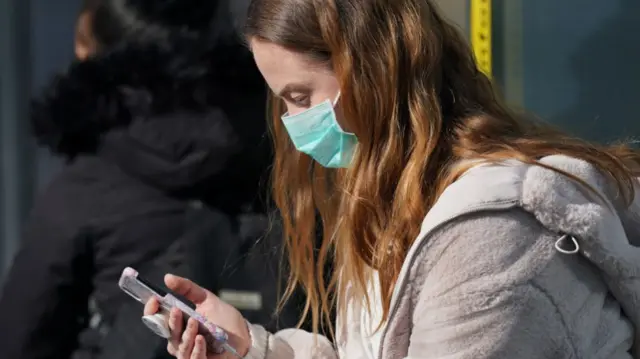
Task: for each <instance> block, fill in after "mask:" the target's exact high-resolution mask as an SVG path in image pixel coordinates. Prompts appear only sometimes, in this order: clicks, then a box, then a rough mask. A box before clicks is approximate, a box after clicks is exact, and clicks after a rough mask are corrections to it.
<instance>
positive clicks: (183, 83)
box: [31, 43, 271, 192]
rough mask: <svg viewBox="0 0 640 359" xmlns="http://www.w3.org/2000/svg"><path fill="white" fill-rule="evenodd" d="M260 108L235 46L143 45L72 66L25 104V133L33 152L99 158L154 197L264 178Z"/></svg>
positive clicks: (254, 78) (255, 84)
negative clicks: (28, 130) (34, 144)
mask: <svg viewBox="0 0 640 359" xmlns="http://www.w3.org/2000/svg"><path fill="white" fill-rule="evenodd" d="M192 48H196V47H192ZM176 54H180V55H176ZM265 102H266V101H265V86H264V84H263V82H262V79H261V77H260V74H259V72H258V71H257V69H256V68H255V65H254V63H253V59H252V58H251V55H250V53H249V52H248V51H247V50H246V49H245V48H244V47H243V46H242V45H241V44H239V43H238V44H219V45H216V46H215V47H214V48H212V49H210V50H208V51H204V52H203V51H200V52H195V51H191V50H190V49H189V48H176V47H172V48H166V47H162V46H150V47H146V48H136V49H132V50H127V51H119V52H118V51H115V52H113V53H112V54H107V55H105V56H102V57H100V58H94V59H90V60H88V61H84V62H76V63H74V64H72V65H71V66H70V67H69V69H68V70H67V71H66V73H64V74H62V75H60V76H58V77H57V78H55V79H54V81H53V82H52V83H51V85H50V86H49V88H48V89H46V91H44V93H43V95H42V96H41V97H40V98H38V99H36V100H35V101H34V102H33V106H32V114H31V124H32V128H33V132H34V134H35V137H36V138H37V140H38V142H39V144H41V145H43V146H46V147H48V148H49V149H50V150H51V151H52V152H53V153H55V154H57V155H61V156H63V157H66V158H67V159H69V160H70V161H73V159H74V158H75V157H77V156H79V155H97V156H101V157H106V158H108V159H109V160H110V161H114V162H115V163H116V164H118V165H119V166H120V167H122V168H123V169H124V170H125V171H127V172H129V173H131V174H133V175H135V176H137V177H140V178H141V179H143V180H145V181H149V182H151V183H152V184H154V185H157V186H159V187H162V188H163V189H167V190H171V191H179V192H192V191H199V192H201V191H203V190H204V191H207V189H206V188H207V187H210V186H211V184H212V183H213V182H216V183H217V182H219V181H220V180H221V179H224V180H225V181H229V183H231V184H233V183H236V184H237V185H240V184H239V182H238V181H240V183H241V182H251V183H254V182H255V180H256V178H257V177H259V176H261V175H263V174H264V172H266V168H267V166H268V165H269V161H270V153H271V151H270V143H269V141H268V139H267V138H266V135H265V132H266V120H265V106H264V105H265ZM254 188H255V185H254Z"/></svg>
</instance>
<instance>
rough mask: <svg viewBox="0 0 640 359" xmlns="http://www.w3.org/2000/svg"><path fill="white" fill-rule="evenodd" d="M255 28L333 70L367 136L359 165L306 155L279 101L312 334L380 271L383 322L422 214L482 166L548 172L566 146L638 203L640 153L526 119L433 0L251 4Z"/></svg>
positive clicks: (292, 235)
mask: <svg viewBox="0 0 640 359" xmlns="http://www.w3.org/2000/svg"><path fill="white" fill-rule="evenodd" d="M245 32H246V36H247V37H248V39H249V40H258V41H264V42H269V43H273V44H277V45H280V46H282V47H284V48H287V49H289V50H291V51H295V52H298V53H300V54H304V55H305V56H308V57H309V58H310V59H312V60H314V61H320V62H321V63H323V64H325V63H326V64H327V66H329V67H330V68H331V69H333V71H334V72H335V75H336V77H337V79H338V82H339V84H340V90H341V96H340V111H341V112H342V113H343V114H344V116H343V118H344V121H346V122H347V123H346V127H347V128H349V130H350V131H352V132H353V133H355V135H356V136H357V137H358V148H357V150H356V152H355V155H354V158H353V161H352V163H351V165H350V167H349V168H348V169H339V170H331V169H325V168H322V167H321V166H319V165H317V164H313V162H312V160H311V159H310V158H309V157H308V156H306V155H304V154H300V153H297V152H296V150H295V147H294V146H293V144H292V143H291V140H290V138H289V136H288V135H287V133H286V130H285V129H284V126H283V125H282V123H281V122H282V121H280V116H281V115H282V113H283V108H284V107H283V103H282V101H280V100H279V99H278V98H277V97H275V96H272V98H273V100H272V104H271V105H272V108H273V113H272V116H273V119H272V124H271V126H272V128H273V134H274V136H273V137H274V141H275V164H274V169H273V180H274V184H273V196H274V199H275V201H276V203H277V205H278V207H279V209H280V212H281V214H282V217H283V221H284V228H285V234H286V236H287V245H288V249H289V260H290V267H291V270H290V273H291V281H290V285H289V287H288V291H287V294H289V293H291V292H292V290H293V288H294V287H295V286H296V285H297V284H301V285H302V286H303V287H304V288H305V289H306V290H307V306H306V307H305V314H308V313H309V312H310V313H311V317H312V319H313V320H312V321H313V326H314V327H315V328H317V326H318V324H319V323H320V322H321V319H322V318H321V315H322V314H324V317H325V318H326V319H327V320H326V322H329V320H328V319H329V318H330V309H331V308H332V307H333V305H334V304H335V299H336V298H337V301H338V302H342V303H345V301H347V300H348V299H347V297H346V293H347V289H346V288H347V286H349V293H350V294H349V296H350V297H351V298H368V296H367V285H368V280H369V278H370V277H369V273H370V268H375V269H378V270H379V276H380V287H381V289H380V293H379V294H380V297H381V301H382V305H383V315H382V321H381V323H382V322H383V321H384V320H385V319H386V318H387V317H388V314H389V310H390V301H391V294H392V292H393V288H394V283H395V281H396V279H397V278H398V275H399V273H400V270H401V267H402V264H403V262H404V260H405V257H406V254H407V251H408V249H409V247H410V246H411V244H412V242H413V241H414V240H415V238H416V237H417V235H418V233H419V231H420V224H421V222H422V220H423V218H424V216H425V215H426V213H427V212H428V211H429V210H430V208H431V206H433V205H434V203H435V202H436V201H437V199H438V197H439V196H440V194H441V193H442V192H443V191H444V189H445V188H446V187H447V186H448V185H450V184H451V183H452V182H453V181H455V180H456V179H457V178H458V177H459V176H461V175H462V173H464V171H466V170H467V169H468V168H469V167H468V166H470V165H471V163H474V161H473V160H485V161H489V162H499V161H503V160H505V159H518V160H521V161H523V162H526V163H530V164H534V165H540V166H543V165H542V164H541V163H539V162H538V160H539V159H540V158H542V157H544V156H548V155H553V154H564V155H567V156H571V157H575V158H579V159H583V160H585V161H587V162H590V163H592V164H594V165H595V166H596V167H597V168H598V169H600V170H601V171H602V172H603V173H605V174H607V175H608V176H609V179H611V181H612V182H613V183H614V184H616V185H617V189H618V190H619V192H620V194H621V197H622V198H624V199H625V200H626V201H627V203H629V202H630V201H631V199H632V198H633V196H634V186H635V185H636V184H637V182H636V180H635V178H634V177H636V176H638V175H640V153H639V152H638V151H634V150H633V149H631V148H629V147H627V146H618V147H614V146H600V145H596V144H591V143H587V142H585V141H581V140H579V139H575V138H571V137H569V136H567V135H564V134H563V133H561V132H560V131H557V130H555V129H553V128H551V127H550V126H548V125H545V124H542V123H537V122H534V121H531V120H529V119H525V118H522V117H521V116H517V115H515V114H514V113H513V112H512V111H510V110H509V109H508V108H507V107H506V106H505V105H504V104H503V102H502V101H501V99H500V98H499V97H498V96H497V95H496V93H495V92H494V88H493V85H492V83H491V81H490V80H489V78H487V76H485V75H484V74H483V73H482V72H480V71H479V70H478V67H477V65H476V63H475V59H474V56H473V53H472V51H471V49H470V48H469V46H468V44H467V41H466V40H465V38H464V36H463V35H462V34H461V33H460V32H459V30H458V29H457V28H456V26H455V25H453V24H451V23H449V22H448V21H446V20H445V18H444V17H443V16H442V15H441V14H440V12H439V11H438V9H437V8H436V6H435V4H434V2H433V1H431V0H393V1H382V0H329V1H314V0H253V1H252V3H251V6H250V8H249V14H248V18H247V26H246V31H245ZM465 160H472V161H465ZM310 168H312V169H313V170H312V171H311V170H309V169H310ZM556 171H557V170H556ZM557 172H560V171H557ZM563 174H565V175H567V176H569V175H568V174H566V173H563ZM569 177H571V178H572V179H574V180H576V181H577V182H579V183H582V184H584V183H583V182H581V181H579V180H578V179H577V178H575V177H573V176H569ZM318 212H319V213H320V215H321V219H322V220H321V224H322V226H323V233H324V239H323V242H322V247H321V249H320V250H319V251H317V250H316V249H315V248H316V247H315V241H316V238H315V229H316V224H317V220H316V219H317V213H318ZM332 255H334V258H335V263H336V267H337V270H336V271H334V272H333V273H332V274H331V280H330V281H329V282H327V281H326V280H325V278H326V277H325V274H324V273H323V271H324V267H323V265H322V264H323V262H324V261H325V260H326V259H327V258H330V257H331V256H332ZM285 298H286V296H285ZM343 309H344V308H341V310H343ZM343 314H344V313H343ZM329 325H330V323H329Z"/></svg>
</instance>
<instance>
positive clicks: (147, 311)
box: [144, 297, 160, 315]
mask: <svg viewBox="0 0 640 359" xmlns="http://www.w3.org/2000/svg"><path fill="white" fill-rule="evenodd" d="M159 309H160V302H158V299H156V298H155V297H151V298H149V300H148V301H147V303H146V304H145V305H144V315H153V314H156V313H157V312H158V310H159Z"/></svg>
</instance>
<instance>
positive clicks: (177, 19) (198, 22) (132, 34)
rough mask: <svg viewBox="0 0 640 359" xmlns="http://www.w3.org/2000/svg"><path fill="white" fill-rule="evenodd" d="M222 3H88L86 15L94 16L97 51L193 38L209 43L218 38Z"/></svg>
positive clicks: (176, 0) (158, 0)
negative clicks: (176, 37)
mask: <svg viewBox="0 0 640 359" xmlns="http://www.w3.org/2000/svg"><path fill="white" fill-rule="evenodd" d="M220 4H221V1H195V0H192V1H184V0H183V1H179V0H85V1H84V3H83V7H82V12H83V13H89V14H90V16H91V30H92V34H93V36H94V38H95V40H96V41H97V42H98V47H99V48H102V49H110V48H112V47H114V46H117V45H120V44H122V43H129V44H132V43H139V44H143V43H148V42H162V41H167V40H169V39H170V38H171V37H175V36H176V35H182V36H185V35H191V37H197V38H200V39H201V40H202V41H206V40H207V37H213V36H215V35H216V34H215V28H214V26H216V25H217V22H216V21H214V20H215V17H216V14H217V12H218V8H219V7H220Z"/></svg>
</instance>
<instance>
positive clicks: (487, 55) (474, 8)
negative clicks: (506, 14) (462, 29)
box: [470, 0, 492, 77]
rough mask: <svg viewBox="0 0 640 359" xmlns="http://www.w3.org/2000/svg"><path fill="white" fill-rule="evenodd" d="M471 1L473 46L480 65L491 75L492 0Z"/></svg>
mask: <svg viewBox="0 0 640 359" xmlns="http://www.w3.org/2000/svg"><path fill="white" fill-rule="evenodd" d="M470 1H471V11H470V17H471V46H472V47H473V52H474V54H475V56H476V61H478V67H479V68H480V70H481V71H482V72H484V73H485V74H486V75H487V76H489V77H491V75H492V60H491V51H492V48H491V0H470Z"/></svg>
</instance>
